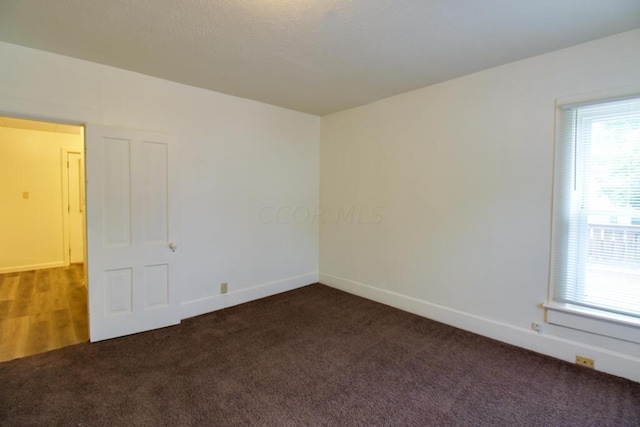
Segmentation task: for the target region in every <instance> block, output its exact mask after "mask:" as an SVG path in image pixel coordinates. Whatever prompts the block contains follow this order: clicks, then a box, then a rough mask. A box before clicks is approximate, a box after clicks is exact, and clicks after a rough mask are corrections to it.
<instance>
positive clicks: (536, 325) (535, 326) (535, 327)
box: [531, 322, 542, 332]
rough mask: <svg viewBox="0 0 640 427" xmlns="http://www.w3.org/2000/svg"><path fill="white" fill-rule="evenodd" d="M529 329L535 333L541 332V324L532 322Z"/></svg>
mask: <svg viewBox="0 0 640 427" xmlns="http://www.w3.org/2000/svg"><path fill="white" fill-rule="evenodd" d="M531 329H533V330H534V331H536V332H542V323H540V322H532V323H531Z"/></svg>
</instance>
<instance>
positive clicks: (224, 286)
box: [220, 282, 229, 294]
mask: <svg viewBox="0 0 640 427" xmlns="http://www.w3.org/2000/svg"><path fill="white" fill-rule="evenodd" d="M228 291H229V284H228V283H227V282H222V283H220V293H221V294H226V293H227V292H228Z"/></svg>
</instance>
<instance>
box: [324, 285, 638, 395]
mask: <svg viewBox="0 0 640 427" xmlns="http://www.w3.org/2000/svg"><path fill="white" fill-rule="evenodd" d="M319 281H320V283H322V284H325V285H327V286H331V287H333V288H336V289H340V290H342V291H345V292H348V293H351V294H354V295H358V296H361V297H363V298H367V299H370V300H372V301H376V302H379V303H382V304H385V305H389V306H391V307H395V308H398V309H400V310H404V311H408V312H410V313H413V314H417V315H419V316H422V317H426V318H429V319H432V320H435V321H438V322H441V323H445V324H447V325H451V326H454V327H456V328H460V329H464V330H466V331H469V332H473V333H475V334H478V335H482V336H485V337H489V338H492V339H495V340H498V341H502V342H504V343H507V344H511V345H515V346H517V347H522V348H525V349H527V350H531V351H535V352H537V353H541V354H545V355H547V356H551V357H555V358H557V359H561V360H565V361H567V362H571V363H573V362H574V361H575V356H576V354H580V355H583V356H587V357H590V358H592V359H594V360H596V366H595V368H596V369H597V370H599V371H602V372H606V373H608V374H612V375H616V376H620V377H624V378H628V379H630V380H632V381H638V382H640V358H638V357H635V356H631V355H627V354H623V353H618V352H614V351H611V350H608V349H605V348H602V347H597V346H592V345H588V344H584V343H580V342H576V341H572V340H567V339H564V338H560V337H557V336H554V335H549V334H545V333H538V332H535V331H533V330H530V329H525V328H521V327H517V326H513V325H510V324H508V323H504V322H498V321H495V320H491V319H487V318H485V317H480V316H476V315H473V314H470V313H465V312H463V311H459V310H455V309H452V308H449V307H445V306H442V305H438V304H433V303H430V302H428V301H424V300H421V299H418V298H413V297H410V296H407V295H402V294H399V293H396V292H392V291H389V290H385V289H380V288H376V287H374V286H370V285H367V284H364V283H360V282H356V281H353V280H348V279H344V278H342V277H338V276H334V275H331V274H327V273H320V274H319ZM585 369H586V368H585Z"/></svg>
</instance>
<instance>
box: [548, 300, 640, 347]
mask: <svg viewBox="0 0 640 427" xmlns="http://www.w3.org/2000/svg"><path fill="white" fill-rule="evenodd" d="M542 306H543V307H544V308H546V309H547V323H550V324H552V325H559V326H565V327H568V328H572V329H577V330H580V331H585V332H590V333H593V334H598V335H603V336H607V337H611V338H617V339H620V340H624V341H630V342H634V343H637V344H640V319H638V318H635V317H630V316H625V315H622V314H615V313H607V312H605V311H600V310H596V309H592V308H586V307H580V306H576V305H571V304H564V303H556V302H552V303H545V304H542Z"/></svg>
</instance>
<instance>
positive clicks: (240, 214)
mask: <svg viewBox="0 0 640 427" xmlns="http://www.w3.org/2000/svg"><path fill="white" fill-rule="evenodd" d="M0 63H1V64H3V66H2V67H0V113H4V114H6V115H17V116H28V117H35V118H46V119H49V120H63V121H71V122H75V123H95V124H102V125H110V126H119V127H128V128H136V129H146V130H153V131H160V132H168V133H171V134H172V135H173V137H174V139H175V140H177V141H178V142H179V145H180V146H179V151H180V161H179V163H180V167H179V170H178V179H179V192H180V236H181V238H180V242H178V244H179V248H180V249H179V259H178V263H179V271H178V280H177V286H178V287H179V291H180V294H181V299H182V301H183V305H182V312H183V316H184V317H187V316H191V315H196V314H200V313H204V312H207V311H212V310H214V309H217V308H221V307H224V306H226V305H231V304H236V303H239V302H243V301H247V300H251V299H254V298H258V297H261V296H265V295H269V294H272V293H276V292H279V291H282V290H286V289H292V288H294V287H297V286H302V285H306V284H309V283H313V282H315V281H317V260H318V226H317V224H313V223H311V222H306V223H295V222H291V223H287V224H273V223H267V224H265V223H263V222H264V221H260V219H259V212H260V208H261V207H262V206H271V205H273V206H276V205H278V206H281V205H287V206H305V207H309V209H311V208H312V207H314V206H316V205H317V204H318V191H319V190H318V187H319V186H318V176H319V172H318V159H319V158H318V156H319V153H318V149H319V124H320V120H319V118H318V117H316V116H311V115H307V114H303V113H298V112H294V111H290V110H286V109H283V108H279V107H274V106H270V105H266V104H262V103H258V102H254V101H248V100H245V99H241V98H236V97H232V96H227V95H223V94H219V93H215V92H211V91H207V90H203V89H198V88H193V87H189V86H185V85H181V84H177V83H172V82H168V81H164V80H160V79H156V78H151V77H148V76H144V75H140V74H136V73H131V72H127V71H123V70H119V69H115V68H111V67H106V66H102V65H98V64H94V63H89V62H85V61H80V60H75V59H72V58H68V57H64V56H60V55H54V54H50V53H46V52H41V51H37V50H32V49H27V48H23V47H19V46H15V45H11V44H7V43H0ZM221 282H228V283H229V293H228V294H226V295H224V296H221V295H220V294H219V290H220V283H221ZM89 286H91V284H89Z"/></svg>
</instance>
